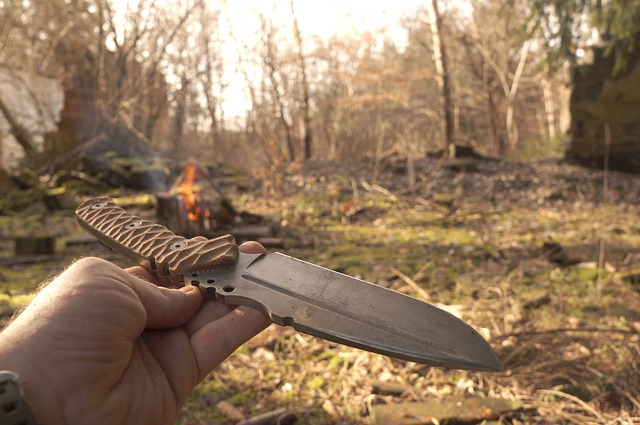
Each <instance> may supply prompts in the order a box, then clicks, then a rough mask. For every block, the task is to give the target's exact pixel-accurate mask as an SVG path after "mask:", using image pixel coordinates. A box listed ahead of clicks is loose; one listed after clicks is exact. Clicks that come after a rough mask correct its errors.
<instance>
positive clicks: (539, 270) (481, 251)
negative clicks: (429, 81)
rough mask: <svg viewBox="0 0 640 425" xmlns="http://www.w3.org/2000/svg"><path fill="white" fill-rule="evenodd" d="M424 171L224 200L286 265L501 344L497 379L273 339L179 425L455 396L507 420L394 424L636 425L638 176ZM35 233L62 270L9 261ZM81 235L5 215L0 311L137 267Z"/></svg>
mask: <svg viewBox="0 0 640 425" xmlns="http://www.w3.org/2000/svg"><path fill="white" fill-rule="evenodd" d="M415 166H416V180H415V184H414V185H413V187H411V188H409V184H408V182H407V178H406V169H405V166H404V163H403V162H392V163H386V164H383V165H382V166H380V167H377V168H376V169H374V167H373V165H372V164H370V163H367V162H362V163H308V164H305V166H304V167H303V168H302V169H301V170H298V171H296V172H295V173H284V172H283V173H282V175H280V176H274V175H271V176H270V177H269V179H272V180H269V179H267V180H261V179H260V178H258V177H257V176H253V175H248V174H241V173H240V174H230V173H225V176H224V178H220V183H221V185H222V186H223V189H224V191H225V192H226V194H227V196H228V197H229V199H230V200H231V202H232V204H233V205H234V206H235V207H236V208H238V209H240V210H243V211H248V212H252V213H255V214H264V215H268V216H270V217H274V218H275V219H276V220H277V221H278V222H279V223H280V225H281V226H282V230H283V231H284V232H285V233H286V235H288V236H287V237H285V239H284V243H285V248H284V249H279V251H284V252H286V253H287V254H289V255H292V256H295V257H298V258H301V259H304V260H307V261H311V262H314V263H317V264H319V265H322V266H324V267H328V268H331V269H334V270H339V271H341V272H344V273H347V274H350V275H353V276H357V277H360V278H362V279H365V280H367V281H370V282H373V283H376V284H379V285H382V286H385V287H388V288H392V289H395V290H397V291H400V292H404V293H407V294H409V295H412V296H415V297H416V298H419V299H423V300H425V301H428V302H430V303H434V304H438V305H442V306H444V308H446V309H448V310H449V311H451V312H453V313H454V314H456V315H458V316H459V317H461V318H462V319H463V320H465V321H466V322H467V323H469V324H471V325H472V326H473V327H474V328H475V329H477V330H478V331H479V332H480V333H481V334H482V335H483V336H484V337H485V338H486V339H487V340H488V341H489V342H490V344H491V345H492V346H493V348H494V349H495V351H496V353H497V354H498V356H499V358H500V359H501V361H502V363H503V366H504V371H501V372H471V371H459V370H443V369H437V368H430V367H426V366H424V365H419V364H415V363H412V362H407V361H400V360H395V359H391V358H388V357H385V356H381V355H377V354H371V353H368V352H364V351H361V350H358V349H354V348H350V347H345V346H342V345H338V344H334V343H329V342H326V341H324V340H320V339H317V338H313V337H310V336H307V335H304V334H298V333H296V332H294V331H293V330H291V329H289V328H281V327H277V326H275V325H272V326H271V327H269V328H268V329H267V330H266V331H264V332H263V333H262V334H260V335H259V336H257V337H256V338H254V339H253V340H251V341H250V342H249V343H247V344H246V345H245V346H243V347H242V348H241V349H239V350H238V351H237V352H236V353H235V354H234V355H233V356H232V357H231V358H230V359H229V360H228V361H226V362H224V363H223V364H222V365H221V366H220V367H219V368H218V369H217V370H216V371H214V372H213V373H212V374H211V375H210V376H209V377H207V378H206V379H205V381H204V382H203V383H201V384H200V385H199V386H198V387H197V388H196V390H195V391H194V392H193V394H192V395H191V396H190V398H189V400H188V403H187V405H186V406H185V407H184V409H183V411H182V412H181V414H180V416H179V418H178V420H177V424H181V425H191V424H205V423H219V424H232V423H236V422H238V421H239V419H240V418H241V417H243V416H251V415H255V414H259V413H264V412H273V411H274V410H277V409H279V408H283V409H285V410H286V412H287V413H286V414H284V415H283V416H282V417H281V419H283V420H282V421H281V423H287V421H289V423H290V422H291V418H297V419H298V422H297V423H303V424H382V423H385V422H383V421H384V419H381V418H382V417H383V416H382V410H380V407H381V406H385V405H402V406H405V405H406V404H405V403H408V402H429V401H433V400H439V401H442V402H443V403H444V402H446V401H448V400H460V399H456V398H453V397H454V396H459V397H463V398H464V399H468V400H475V401H476V402H478V403H481V402H482V401H487V400H492V401H495V400H496V399H499V400H503V401H508V402H509V403H510V404H508V406H509V407H507V408H504V409H502V410H500V411H497V410H493V409H485V410H482V409H479V410H477V412H476V413H477V414H475V415H474V412H471V410H472V409H465V410H467V411H466V412H455V413H454V414H449V416H447V414H445V413H442V412H440V411H438V410H435V409H434V410H433V411H431V412H430V413H429V414H428V415H426V416H424V415H423V416H422V417H416V416H414V417H410V415H409V414H406V413H404V414H401V415H400V416H399V417H398V418H397V419H395V420H394V424H395V425H401V424H409V423H411V424H419V423H424V424H430V423H434V424H436V423H468V424H476V423H478V424H479V423H485V424H489V423H510V424H556V423H563V424H564V423H567V424H569V423H571V424H631V423H640V221H638V217H639V216H640V215H639V213H640V176H634V175H629V174H622V173H615V172H611V173H607V175H606V176H605V175H603V173H602V172H598V171H594V170H587V169H583V168H579V167H574V166H571V165H567V164H563V163H560V162H558V161H556V160H548V161H538V162H533V163H526V164H525V163H509V162H500V161H492V160H475V161H473V162H472V163H467V164H466V165H465V166H464V167H462V168H463V169H462V170H461V169H460V167H457V168H456V167H454V168H455V169H452V168H451V167H446V166H443V164H442V163H441V162H439V161H437V160H434V159H423V160H420V161H418V162H417V163H416V164H415ZM133 212H135V211H133ZM140 213H142V214H150V211H140ZM43 223H44V224H43ZM41 226H46V227H47V229H49V230H50V231H53V232H55V233H56V235H57V236H58V246H57V248H58V249H57V253H56V254H55V255H54V256H51V257H47V258H41V259H39V260H38V261H36V262H34V261H27V260H25V261H23V262H21V261H13V260H12V258H13V252H12V246H11V244H12V241H13V237H14V236H15V234H16V231H17V230H16V229H21V230H23V231H24V230H28V229H30V228H34V229H37V228H38V227H41ZM80 234H82V232H81V231H80V229H79V228H78V227H77V225H76V224H75V221H74V219H73V217H72V212H71V211H60V212H56V213H55V214H48V213H47V214H45V213H43V212H41V211H40V212H39V211H38V210H37V209H34V208H32V209H31V210H30V212H29V214H19V215H14V216H0V249H1V250H0V253H1V256H0V288H1V289H2V290H1V291H0V310H3V309H4V311H11V310H12V309H14V308H16V307H19V306H20V305H22V304H24V303H25V302H27V301H28V300H29V298H30V297H31V295H32V294H33V292H34V290H35V289H36V287H37V286H38V284H39V283H40V282H41V281H43V280H44V279H46V278H47V277H50V276H53V275H55V274H56V273H58V272H59V271H60V270H61V268H62V267H64V266H65V265H66V264H68V263H69V262H70V261H72V260H73V259H74V258H78V257H80V256H83V255H87V254H92V255H99V256H102V257H104V258H108V259H110V260H112V261H115V262H117V263H118V264H121V265H127V263H126V262H125V261H124V260H121V259H120V258H119V257H118V256H117V255H115V254H114V253H111V252H109V251H107V250H106V249H105V248H102V247H101V246H100V245H98V244H92V243H91V242H90V241H86V240H85V241H86V244H79V243H77V242H78V241H79V240H82V238H79V237H78V235H80ZM72 241H75V242H74V243H70V242H72ZM380 314H384V312H380ZM457 403H458V405H460V404H459V403H460V402H459V401H457ZM279 412H282V410H279ZM465 414H466V416H465ZM255 423H258V422H255ZM265 423H266V422H265ZM271 423H276V422H271Z"/></svg>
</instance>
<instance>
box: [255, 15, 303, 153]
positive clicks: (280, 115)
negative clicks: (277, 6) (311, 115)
mask: <svg viewBox="0 0 640 425" xmlns="http://www.w3.org/2000/svg"><path fill="white" fill-rule="evenodd" d="M260 24H261V29H262V36H263V40H262V42H263V46H264V55H263V57H262V60H263V65H264V68H265V72H266V74H267V76H268V78H269V82H270V83H271V95H272V96H273V103H274V104H273V107H274V109H275V115H276V117H277V119H278V121H279V122H280V125H281V127H282V130H283V131H284V137H285V148H286V152H287V157H288V158H289V161H291V162H293V161H294V160H295V158H296V156H295V148H294V143H293V135H292V130H291V124H290V123H289V121H288V118H287V113H286V107H285V103H284V99H283V94H282V93H281V92H280V91H281V83H280V81H279V78H278V65H277V57H276V50H275V49H276V44H275V41H274V30H273V25H272V23H271V21H270V20H269V19H268V18H266V17H265V16H264V15H261V16H260Z"/></svg>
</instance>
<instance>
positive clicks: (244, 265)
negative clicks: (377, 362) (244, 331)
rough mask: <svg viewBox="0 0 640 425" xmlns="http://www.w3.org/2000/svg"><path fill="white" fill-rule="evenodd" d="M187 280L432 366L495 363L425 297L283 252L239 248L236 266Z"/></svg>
mask: <svg viewBox="0 0 640 425" xmlns="http://www.w3.org/2000/svg"><path fill="white" fill-rule="evenodd" d="M186 279H190V280H191V282H192V284H195V285H199V286H202V287H205V288H208V290H209V291H210V292H211V293H213V294H215V295H216V296H217V297H218V298H220V299H222V300H223V302H225V303H226V304H231V305H249V306H252V307H256V308H260V309H262V310H264V311H265V312H266V313H267V314H269V315H270V317H271V319H272V320H273V321H274V323H277V324H280V325H283V326H293V327H294V328H295V329H296V330H298V331H300V332H303V333H306V334H309V335H314V336H318V337H320V338H324V339H326V340H329V341H334V342H337V343H341V344H345V345H349V346H352V347H356V348H361V349H364V350H368V351H372V352H375V353H379V354H383V355H387V356H390V357H396V358H400V359H404V360H410V361H414V362H418V363H424V364H429V365H433V366H440V367H449V368H457V369H472V370H501V369H502V366H501V364H500V361H499V359H498V357H497V356H496V354H495V353H494V351H493V350H492V348H491V346H490V345H489V344H488V343H487V342H486V341H485V340H484V338H482V336H480V334H478V333H477V332H476V331H475V330H474V329H473V328H472V327H471V326H469V325H467V324H466V323H464V322H463V321H462V320H460V319H458V318H457V317H455V316H453V315H451V314H449V313H447V312H445V311H443V310H441V309H439V308H437V307H435V306H433V305H431V304H428V303H425V302H422V301H420V300H417V299H415V298H412V297H409V296H407V295H404V294H401V293H398V292H396V291H393V290H390V289H386V288H383V287H381V286H378V285H374V284H371V283H368V282H365V281H363V280H360V279H356V278H353V277H350V276H347V275H344V274H342V273H338V272H335V271H333V270H329V269H326V268H323V267H320V266H317V265H314V264H311V263H308V262H305V261H302V260H299V259H296V258H293V257H289V256H287V255H284V254H280V253H274V254H268V255H264V254H245V253H240V257H239V259H238V264H237V266H236V267H235V268H232V269H228V270H221V271H215V272H206V273H194V274H192V275H191V276H190V277H186Z"/></svg>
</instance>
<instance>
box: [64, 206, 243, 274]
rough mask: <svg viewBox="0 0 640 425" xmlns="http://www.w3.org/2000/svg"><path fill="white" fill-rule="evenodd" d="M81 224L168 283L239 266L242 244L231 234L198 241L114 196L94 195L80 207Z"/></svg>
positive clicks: (108, 244)
mask: <svg viewBox="0 0 640 425" xmlns="http://www.w3.org/2000/svg"><path fill="white" fill-rule="evenodd" d="M76 217H77V218H78V222H79V223H80V225H81V226H82V227H83V228H84V229H85V230H86V231H88V232H89V233H91V234H92V235H93V236H95V237H96V238H98V239H99V240H100V241H101V242H102V243H104V244H105V245H107V246H108V247H110V248H111V249H113V250H115V251H118V252H120V253H121V254H123V255H125V256H126V257H127V258H129V259H131V260H133V261H134V262H136V263H138V264H140V265H141V266H143V267H144V268H146V269H147V270H149V271H151V272H153V273H154V274H155V275H156V276H158V277H159V278H160V279H161V281H162V283H163V284H165V285H166V286H173V285H179V286H182V285H184V276H185V274H188V273H194V272H202V271H208V270H221V269H225V268H229V267H233V266H235V264H236V262H237V261H238V246H237V245H236V244H235V239H234V238H233V236H231V235H226V236H221V237H219V238H216V239H209V240H204V241H200V240H194V239H185V238H183V237H182V236H178V235H175V234H174V233H173V232H171V231H170V230H169V229H167V228H166V227H164V226H162V225H159V224H156V223H153V222H151V221H149V220H144V219H141V218H139V217H136V216H135V215H133V214H130V213H128V212H126V211H125V210H123V209H122V208H120V207H119V206H117V205H116V204H115V202H113V200H112V199H110V198H105V197H103V198H93V199H89V200H88V201H85V202H83V203H82V204H81V205H80V206H79V207H78V209H77V210H76Z"/></svg>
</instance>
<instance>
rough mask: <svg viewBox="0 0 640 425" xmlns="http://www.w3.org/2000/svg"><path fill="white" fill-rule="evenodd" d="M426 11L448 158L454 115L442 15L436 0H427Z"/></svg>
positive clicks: (452, 153)
mask: <svg viewBox="0 0 640 425" xmlns="http://www.w3.org/2000/svg"><path fill="white" fill-rule="evenodd" d="M427 11H428V17H429V26H430V28H431V37H432V38H433V61H434V63H435V67H436V75H437V79H438V85H439V87H440V93H441V96H442V130H441V131H442V134H441V136H442V140H443V142H444V146H445V150H446V152H447V155H448V157H449V158H453V157H455V155H456V152H455V143H454V134H453V133H454V117H453V104H452V102H451V83H450V76H449V63H448V61H447V53H446V47H445V43H444V39H443V30H442V17H441V16H440V11H439V10H438V0H428V1H427Z"/></svg>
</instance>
